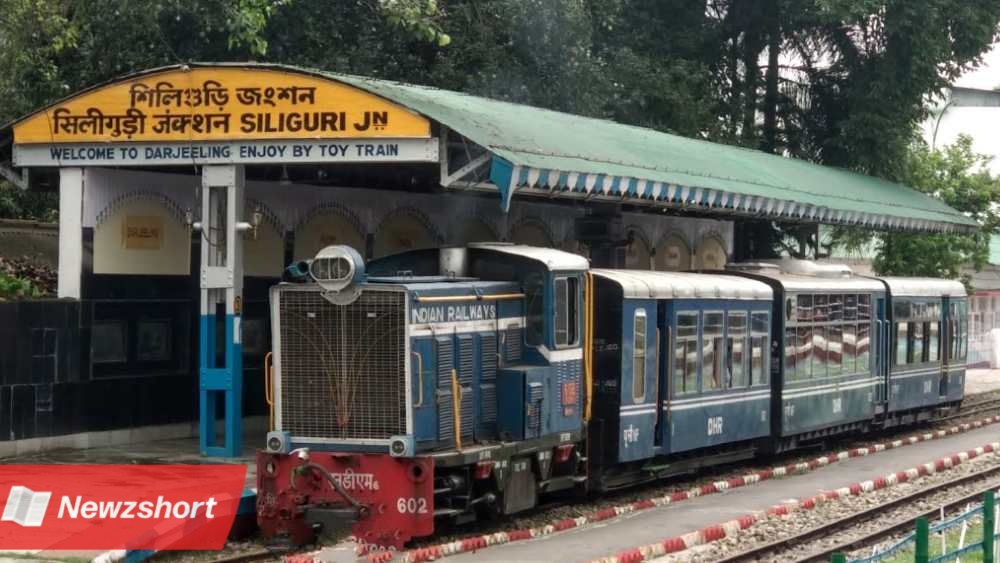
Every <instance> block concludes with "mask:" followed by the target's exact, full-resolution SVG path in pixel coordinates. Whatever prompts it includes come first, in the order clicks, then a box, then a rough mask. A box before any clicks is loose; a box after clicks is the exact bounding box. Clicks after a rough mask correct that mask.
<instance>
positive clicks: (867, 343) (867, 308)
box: [856, 294, 872, 373]
mask: <svg viewBox="0 0 1000 563" xmlns="http://www.w3.org/2000/svg"><path fill="white" fill-rule="evenodd" d="M871 329H872V317H871V295H867V294H862V295H858V334H857V337H856V341H857V361H858V368H857V369H858V372H862V373H863V372H867V371H869V369H870V368H869V366H868V353H869V350H870V349H871Z"/></svg>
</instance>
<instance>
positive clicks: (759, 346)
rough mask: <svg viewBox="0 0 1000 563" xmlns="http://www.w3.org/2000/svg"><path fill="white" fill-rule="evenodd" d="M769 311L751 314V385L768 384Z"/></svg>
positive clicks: (749, 375)
mask: <svg viewBox="0 0 1000 563" xmlns="http://www.w3.org/2000/svg"><path fill="white" fill-rule="evenodd" d="M767 325H768V314H767V313H751V314H750V373H749V374H747V375H748V377H747V380H748V381H749V383H750V385H767V382H768V379H769V376H770V374H769V373H768V357H769V356H768V349H767Z"/></svg>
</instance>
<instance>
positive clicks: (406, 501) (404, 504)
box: [396, 497, 427, 514]
mask: <svg viewBox="0 0 1000 563" xmlns="http://www.w3.org/2000/svg"><path fill="white" fill-rule="evenodd" d="M396 510H398V511H399V513H400V514H427V499H425V498H413V497H410V498H398V499H396Z"/></svg>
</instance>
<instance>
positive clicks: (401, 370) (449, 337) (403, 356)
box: [257, 243, 967, 547]
mask: <svg viewBox="0 0 1000 563" xmlns="http://www.w3.org/2000/svg"><path fill="white" fill-rule="evenodd" d="M290 270H291V271H292V275H293V277H299V278H309V279H308V282H306V283H282V284H280V285H278V286H275V287H274V288H272V292H271V323H272V335H273V349H272V354H273V366H272V377H271V378H270V380H271V386H272V389H271V396H273V408H274V413H273V420H274V429H273V431H272V432H271V433H269V435H268V439H267V447H266V449H265V450H262V451H260V452H258V456H257V465H258V472H257V476H258V477H257V480H258V506H257V514H258V521H259V524H260V526H261V529H262V531H263V532H264V533H265V535H268V536H273V535H287V536H290V537H291V539H292V541H294V542H297V543H304V542H307V541H309V540H310V539H312V538H313V537H314V534H315V533H316V532H317V531H319V530H332V529H342V528H343V527H344V526H345V525H347V524H349V525H350V526H351V527H352V531H353V534H354V536H355V537H356V538H358V539H359V540H361V541H364V542H366V543H369V544H377V545H385V546H396V547H401V546H402V545H403V544H404V543H405V542H406V541H408V540H410V539H412V538H414V537H420V536H426V535H430V534H432V533H433V531H434V527H435V520H436V519H438V520H439V519H444V518H447V519H450V520H452V521H455V522H459V523H461V522H466V521H470V520H474V519H476V518H478V517H483V516H497V515H503V514H512V513H516V512H519V511H523V510H526V509H530V508H532V507H534V506H536V504H537V503H538V499H539V497H540V496H541V495H543V494H546V493H553V492H556V491H579V492H585V491H604V490H610V489H614V488H618V487H623V486H628V485H634V484H636V483H639V482H643V481H648V480H653V479H659V478H663V477H665V476H669V475H674V474H679V473H686V472H691V471H694V470H696V469H697V468H698V467H702V466H706V465H712V464H718V463H728V462H732V461H736V460H739V459H746V458H750V457H753V456H754V455H758V454H761V453H774V452H779V451H786V450H790V449H794V448H796V447H800V446H802V445H803V444H807V443H808V444H815V443H817V442H818V441H821V440H823V439H824V438H825V437H827V436H832V435H837V434H842V433H845V432H859V431H860V432H864V431H869V430H874V429H878V428H884V427H888V426H893V425H899V424H908V423H913V422H916V421H920V420H926V419H929V418H931V417H933V416H935V414H936V413H938V412H939V411H941V410H946V409H950V408H953V407H954V406H955V405H957V404H958V403H959V402H960V401H961V400H962V396H963V394H962V388H963V379H964V365H965V360H964V358H965V347H966V344H965V342H966V339H967V329H966V326H965V322H966V321H965V318H966V315H965V313H966V299H965V291H964V288H963V286H962V285H961V284H959V283H957V282H951V281H944V280H918V279H910V278H866V277H861V276H857V275H854V274H853V273H851V271H850V270H849V269H847V268H845V267H842V266H831V265H819V264H815V263H813V262H808V261H796V260H783V261H772V262H768V261H764V262H759V263H752V264H739V265H735V266H733V267H732V268H730V269H728V270H726V271H724V272H711V273H688V272H655V271H639V270H615V269H591V268H590V266H589V264H588V262H587V260H585V259H584V258H582V257H580V256H578V255H575V254H571V253H567V252H562V251H559V250H554V249H549V248H536V247H529V246H519V245H511V244H504V243H483V244H470V245H468V246H465V247H449V248H435V249H424V250H415V251H411V252H406V253H402V254H398V255H394V256H389V257H385V258H381V259H377V260H373V261H370V262H369V263H367V264H365V263H364V261H363V260H362V259H361V257H360V255H359V254H358V253H357V252H356V251H354V250H353V249H350V248H347V247H328V248H325V249H323V250H322V251H321V252H320V253H319V254H318V255H317V256H316V258H315V259H314V260H312V261H311V262H308V263H300V264H296V265H293V266H292V267H291V268H290Z"/></svg>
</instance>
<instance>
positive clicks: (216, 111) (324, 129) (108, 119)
mask: <svg viewBox="0 0 1000 563" xmlns="http://www.w3.org/2000/svg"><path fill="white" fill-rule="evenodd" d="M429 137H430V123H429V122H428V120H427V119H426V118H424V117H421V116H420V115H417V114H415V113H413V112H411V111H409V110H407V109H406V108H403V107H401V106H399V105H397V104H393V103H391V102H388V101H386V100H384V99H383V98H380V97H378V96H375V95H373V94H370V93H368V92H365V91H363V90H359V89H357V88H354V87H352V86H348V85H345V84H341V83H339V82H336V81H333V80H327V79H323V78H320V77H315V76H310V75H307V74H301V73H292V72H285V71H279V70H273V69H247V68H218V67H215V68H193V69H189V70H171V71H167V72H162V73H155V74H148V75H143V76H141V77H137V78H135V79H132V80H127V81H122V82H117V83H114V84H110V85H108V86H104V87H101V88H98V89H96V90H93V91H91V92H87V93H84V94H81V95H79V96H76V97H74V98H71V99H69V100H67V101H65V102H63V103H60V104H57V105H55V106H52V107H50V108H47V109H45V110H43V111H40V112H38V113H36V114H34V115H32V116H30V117H28V118H26V119H24V120H23V121H21V122H20V123H16V124H15V125H14V143H15V144H32V143H45V144H61V143H94V142H109V141H110V142H129V141H146V142H149V141H153V142H155V141H166V142H177V141H237V140H258V139H259V140H267V139H348V138H352V139H376V138H396V139H405V138H429Z"/></svg>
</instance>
